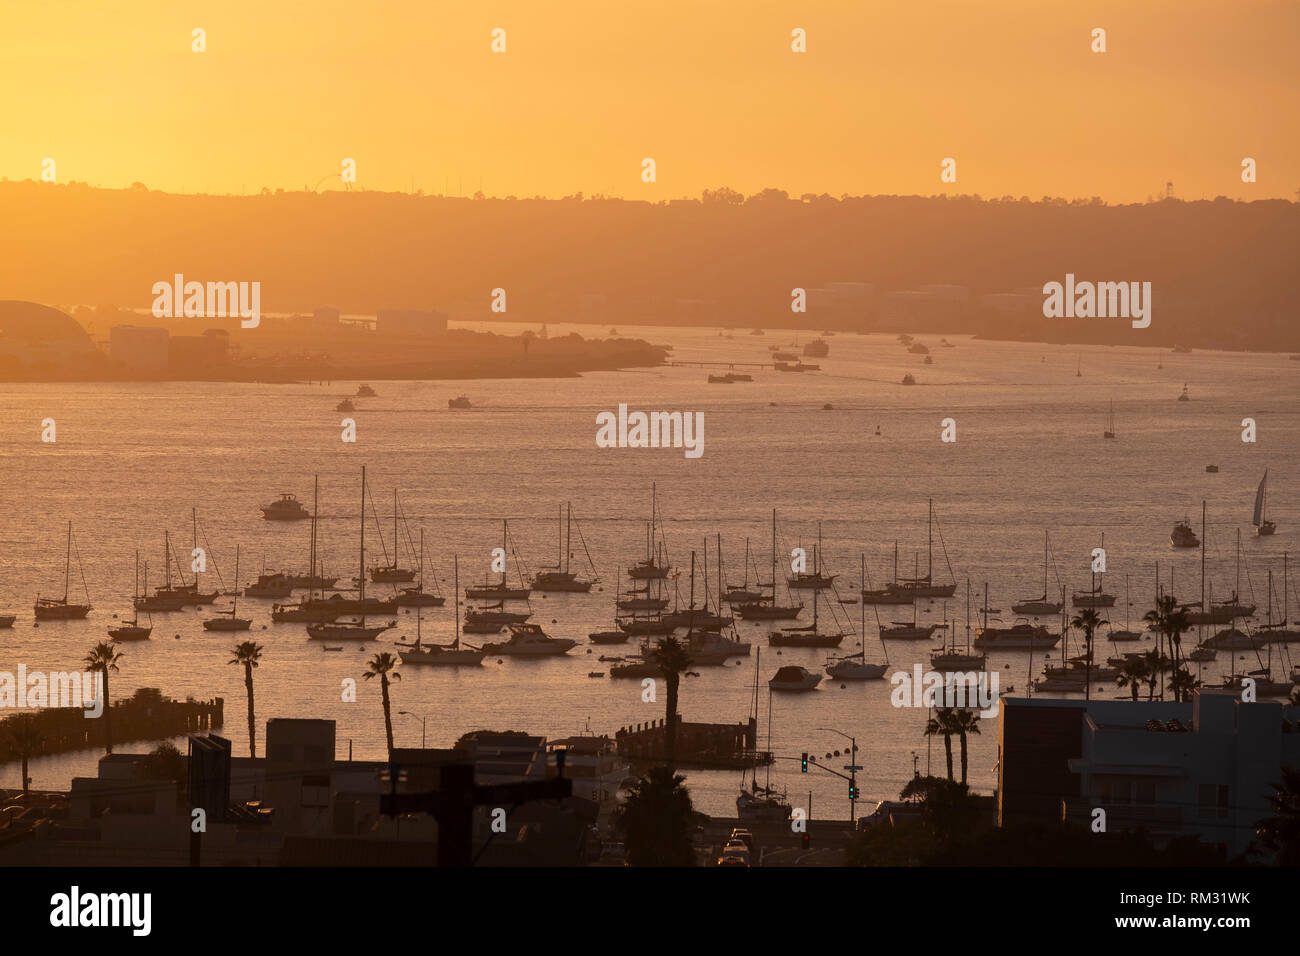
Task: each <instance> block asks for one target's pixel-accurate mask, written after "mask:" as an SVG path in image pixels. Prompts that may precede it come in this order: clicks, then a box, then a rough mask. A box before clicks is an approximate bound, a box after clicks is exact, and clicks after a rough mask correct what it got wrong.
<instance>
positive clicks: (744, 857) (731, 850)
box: [718, 840, 750, 866]
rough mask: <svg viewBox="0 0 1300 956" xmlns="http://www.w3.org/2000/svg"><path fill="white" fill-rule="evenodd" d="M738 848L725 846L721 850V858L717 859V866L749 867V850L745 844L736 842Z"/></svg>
mask: <svg viewBox="0 0 1300 956" xmlns="http://www.w3.org/2000/svg"><path fill="white" fill-rule="evenodd" d="M736 842H737V843H738V844H739V845H738V846H726V847H724V848H723V850H722V856H720V857H718V866H749V865H750V863H749V849H748V848H747V847H746V846H745V844H743V843H740V841H739V840H737V841H736Z"/></svg>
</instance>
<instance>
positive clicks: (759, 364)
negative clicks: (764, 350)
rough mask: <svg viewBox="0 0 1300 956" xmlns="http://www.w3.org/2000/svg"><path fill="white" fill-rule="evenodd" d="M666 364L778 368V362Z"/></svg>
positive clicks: (673, 363)
mask: <svg viewBox="0 0 1300 956" xmlns="http://www.w3.org/2000/svg"><path fill="white" fill-rule="evenodd" d="M664 364H665V365H671V366H674V367H677V366H682V367H689V368H765V369H774V368H776V362H665V363H664Z"/></svg>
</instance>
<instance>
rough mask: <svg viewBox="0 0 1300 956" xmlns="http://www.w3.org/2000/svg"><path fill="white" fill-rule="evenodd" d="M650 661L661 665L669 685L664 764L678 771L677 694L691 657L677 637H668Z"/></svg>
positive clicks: (661, 671)
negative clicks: (683, 672)
mask: <svg viewBox="0 0 1300 956" xmlns="http://www.w3.org/2000/svg"><path fill="white" fill-rule="evenodd" d="M650 659H651V660H652V661H654V662H655V663H656V664H658V665H659V672H660V673H661V674H663V675H664V680H665V681H666V682H667V683H668V694H667V697H668V700H667V701H666V703H665V708H666V710H667V712H668V713H667V717H666V718H665V730H664V764H665V765H666V766H667V767H668V772H669V773H672V772H673V771H674V770H676V769H677V693H678V690H679V689H680V688H681V683H682V671H684V670H686V668H688V667H690V666H691V658H690V655H689V654H687V653H686V647H685V645H683V644H682V643H681V642H680V641H678V640H677V638H675V637H666V638H664V639H663V640H662V641H660V642H659V645H658V646H657V647H656V648H655V650H654V653H653V654H652V655H651V657H650Z"/></svg>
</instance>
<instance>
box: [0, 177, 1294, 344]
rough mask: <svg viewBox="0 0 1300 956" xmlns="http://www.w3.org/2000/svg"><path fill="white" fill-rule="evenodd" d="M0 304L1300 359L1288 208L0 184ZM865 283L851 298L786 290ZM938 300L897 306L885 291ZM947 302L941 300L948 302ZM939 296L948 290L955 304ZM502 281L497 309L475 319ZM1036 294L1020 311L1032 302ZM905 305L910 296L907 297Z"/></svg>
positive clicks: (1279, 204)
mask: <svg viewBox="0 0 1300 956" xmlns="http://www.w3.org/2000/svg"><path fill="white" fill-rule="evenodd" d="M0 212H2V213H3V219H4V222H5V227H6V228H5V229H4V230H3V233H2V234H0V298H21V299H30V300H34V301H40V302H50V303H63V304H68V305H71V304H82V303H84V304H97V303H114V304H117V305H121V306H129V307H135V308H147V307H148V306H149V304H150V302H151V301H152V296H151V292H150V289H151V287H152V285H153V283H154V282H157V281H160V280H170V278H171V276H172V275H173V274H174V273H177V272H181V273H184V274H185V276H186V278H187V279H195V280H199V281H234V280H239V281H244V280H248V281H260V282H261V283H262V310H263V311H264V312H267V313H270V312H290V311H298V310H309V309H311V308H313V307H315V306H319V305H331V306H335V307H338V308H340V309H342V310H343V311H344V312H345V313H346V312H357V313H361V312H373V311H374V310H375V309H377V308H381V307H386V306H396V307H407V308H413V307H419V308H435V309H441V310H444V311H447V312H449V313H451V315H452V318H453V319H493V318H501V319H511V320H517V321H528V322H547V321H550V322H554V321H563V320H568V321H586V322H596V323H601V324H609V325H621V324H625V323H635V322H654V323H664V324H691V325H733V326H745V327H748V326H759V325H768V326H785V327H790V326H804V327H807V328H811V329H821V328H863V327H869V328H880V329H888V330H898V331H928V332H976V333H980V334H984V335H988V336H995V337H1013V338H1026V339H1042V340H1052V341H1076V342H1078V341H1088V342H1117V343H1120V342H1122V343H1127V344H1134V345H1171V344H1174V343H1182V344H1185V345H1190V346H1202V347H1210V346H1217V347H1225V348H1255V349H1280V350H1300V324H1298V323H1297V322H1296V319H1297V306H1296V302H1297V300H1296V295H1295V292H1294V281H1295V264H1296V261H1297V256H1298V254H1300V206H1298V205H1297V204H1294V203H1288V202H1283V201H1261V202H1255V203H1239V202H1234V201H1231V200H1228V199H1219V200H1215V201H1207V202H1182V201H1178V200H1166V201H1163V202H1158V203H1151V204H1145V205H1132V206H1106V205H1103V204H1101V203H1100V202H1099V201H1097V200H1093V201H1089V202H1075V203H1067V202H1065V201H1064V200H1047V199H1045V200H1042V201H1038V202H1030V201H1028V200H1027V199H1023V200H1019V201H1017V200H1014V199H1011V198H1010V197H1006V198H1004V199H1003V200H994V201H984V200H980V199H978V198H942V197H935V198H924V197H888V196H886V197H866V198H851V197H849V198H845V199H842V200H837V199H833V198H832V197H829V196H823V197H811V196H810V197H805V201H799V200H791V199H787V198H785V196H784V194H783V193H779V192H777V191H775V190H769V191H767V192H766V193H764V194H762V195H760V196H758V197H751V198H750V199H748V200H743V201H742V200H741V197H739V196H738V195H737V194H734V193H732V192H730V191H729V190H718V191H717V192H714V193H707V194H706V196H705V198H704V200H703V201H701V200H677V201H673V202H670V203H664V204H657V205H652V204H650V203H644V202H628V201H622V200H605V199H587V200H585V201H584V200H582V199H580V198H578V197H571V198H568V199H559V200H541V199H533V200H527V199H520V200H515V199H454V198H442V197H426V196H411V195H402V194H383V193H367V192H353V193H342V192H328V193H320V194H317V193H275V194H270V193H265V192H264V193H263V194H261V195H256V196H248V197H236V196H178V195H168V194H163V193H153V192H149V191H147V190H145V189H144V188H143V187H137V188H135V189H132V190H103V189H93V188H90V187H88V186H86V185H84V184H67V185H51V184H41V183H35V182H20V183H13V182H10V183H0ZM1067 272H1069V273H1073V274H1074V275H1075V276H1076V277H1077V278H1078V279H1079V280H1091V281H1130V282H1132V281H1136V282H1151V283H1152V285H1153V299H1154V314H1153V321H1152V324H1151V327H1150V328H1149V329H1145V330H1137V329H1133V328H1131V327H1130V324H1129V323H1128V322H1127V321H1125V320H1122V319H1045V318H1044V317H1043V316H1042V314H1041V293H1038V292H1035V293H1034V294H1033V295H1032V296H1031V295H1029V294H1028V293H1025V294H1022V296H1021V298H1020V300H1019V302H1020V304H1019V305H1018V306H1016V307H1015V308H1011V309H1008V308H1007V306H1006V303H1005V302H1003V304H1002V306H1001V309H995V308H993V307H992V306H991V305H990V304H988V303H986V302H985V301H984V300H983V298H982V297H983V296H984V295H987V294H990V293H1005V292H1011V291H1012V290H1017V289H1019V290H1025V289H1030V290H1041V288H1042V286H1043V283H1045V282H1049V281H1058V282H1060V281H1063V279H1064V277H1065V274H1066V273H1067ZM833 283H868V284H870V286H871V289H866V288H865V287H862V286H859V287H855V288H857V289H858V293H860V294H856V293H855V295H856V297H852V296H851V297H849V298H847V299H846V298H844V296H843V295H842V294H840V293H837V294H835V295H826V294H822V292H821V291H819V292H818V293H817V294H814V295H812V296H811V297H810V305H809V311H808V313H807V314H806V315H795V314H792V313H791V311H790V298H791V289H792V288H795V287H802V288H805V289H808V290H824V289H825V288H826V287H827V286H828V285H830V284H833ZM924 285H931V286H943V287H946V289H947V291H948V292H949V293H954V292H955V293H959V294H960V295H961V296H963V298H962V300H961V301H960V302H959V303H957V304H956V305H952V307H945V308H941V309H937V310H932V309H918V308H915V307H914V302H913V300H908V299H906V297H898V296H892V297H891V296H890V293H891V292H897V291H901V290H916V289H919V288H920V287H921V286H924ZM954 287H958V288H954ZM960 287H965V291H963V290H962V289H961V288H960ZM495 288H504V289H505V290H506V293H507V306H508V312H507V313H506V314H504V315H500V314H493V313H492V312H491V311H490V304H491V300H492V297H491V293H492V290H493V289H495ZM1035 298H1036V299H1037V301H1036V302H1035V301H1034V299H1035ZM917 301H919V300H917Z"/></svg>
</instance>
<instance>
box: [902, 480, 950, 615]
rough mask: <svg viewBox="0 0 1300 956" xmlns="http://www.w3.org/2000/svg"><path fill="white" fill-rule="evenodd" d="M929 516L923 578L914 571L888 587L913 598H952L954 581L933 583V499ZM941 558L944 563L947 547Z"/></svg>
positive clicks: (941, 539)
mask: <svg viewBox="0 0 1300 956" xmlns="http://www.w3.org/2000/svg"><path fill="white" fill-rule="evenodd" d="M929 515H930V516H929V522H928V528H929V530H928V541H929V544H928V548H927V551H926V559H925V561H926V564H925V577H920V576H918V575H917V574H916V572H915V571H913V572H912V577H911V578H904V579H903V580H901V581H895V582H894V584H892V585H891V586H890V587H891V588H892V589H893V590H895V591H897V592H899V593H900V594H906V595H908V596H910V597H913V598H918V597H924V598H934V597H952V596H953V595H954V594H956V593H957V582H956V581H953V582H952V583H951V584H935V583H934V499H933V498H931V499H930V509H929ZM939 535H940V538H939V541H940V544H942V543H943V532H942V530H941V531H940V532H939ZM943 557H944V561H947V560H948V549H947V546H944V551H943ZM948 574H949V575H951V574H952V565H951V564H950V565H949V566H948Z"/></svg>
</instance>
